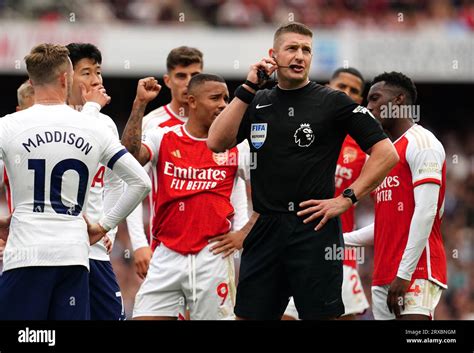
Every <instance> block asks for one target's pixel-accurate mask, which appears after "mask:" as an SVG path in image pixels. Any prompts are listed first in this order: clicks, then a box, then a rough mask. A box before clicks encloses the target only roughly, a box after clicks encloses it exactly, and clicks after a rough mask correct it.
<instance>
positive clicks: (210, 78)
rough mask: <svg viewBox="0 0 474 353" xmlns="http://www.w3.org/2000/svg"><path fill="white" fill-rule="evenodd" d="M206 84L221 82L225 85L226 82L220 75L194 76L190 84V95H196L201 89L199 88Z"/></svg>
mask: <svg viewBox="0 0 474 353" xmlns="http://www.w3.org/2000/svg"><path fill="white" fill-rule="evenodd" d="M206 82H221V83H223V84H225V80H224V79H223V78H222V77H221V76H219V75H213V74H197V75H196V76H193V77H192V78H191V80H190V81H189V84H188V94H192V95H195V94H196V91H197V90H198V89H199V86H201V85H203V84H204V83H206Z"/></svg>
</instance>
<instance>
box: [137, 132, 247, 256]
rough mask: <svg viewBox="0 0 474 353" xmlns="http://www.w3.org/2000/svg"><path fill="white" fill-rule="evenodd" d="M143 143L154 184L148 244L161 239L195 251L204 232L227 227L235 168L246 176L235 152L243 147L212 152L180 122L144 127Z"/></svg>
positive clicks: (210, 234) (204, 237)
mask: <svg viewBox="0 0 474 353" xmlns="http://www.w3.org/2000/svg"><path fill="white" fill-rule="evenodd" d="M144 145H145V146H146V147H147V148H148V149H149V151H150V154H151V162H152V167H153V169H154V173H153V174H154V177H155V178H156V179H155V184H156V185H157V190H156V198H155V202H154V205H153V225H152V234H153V237H154V242H153V245H152V248H153V249H154V248H155V247H156V245H157V244H159V242H163V243H164V244H165V245H166V246H167V247H168V248H170V249H172V250H174V251H176V252H179V253H181V254H183V255H186V254H195V253H197V252H199V251H200V250H201V249H202V248H204V247H205V246H206V245H207V244H208V239H209V238H212V237H215V236H217V235H221V234H225V233H227V232H228V231H229V230H230V228H231V220H232V217H233V215H234V209H233V207H232V204H231V202H230V196H231V193H232V190H233V188H234V183H235V179H236V177H237V176H238V173H240V175H241V176H243V177H244V178H246V179H248V172H247V171H245V170H244V168H243V163H242V162H241V161H239V158H242V157H243V156H244V155H245V153H248V151H244V153H242V150H241V149H243V147H242V146H239V147H234V148H233V149H231V150H230V151H228V152H225V153H213V152H212V151H211V150H209V148H208V147H207V144H206V139H198V138H194V137H192V136H191V135H189V133H188V132H187V131H186V128H185V126H183V125H177V126H174V127H172V128H165V129H152V130H149V131H148V132H147V134H146V137H145V140H144ZM247 148H248V145H247ZM239 149H240V150H239ZM241 160H242V159H241Z"/></svg>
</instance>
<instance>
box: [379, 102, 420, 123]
mask: <svg viewBox="0 0 474 353" xmlns="http://www.w3.org/2000/svg"><path fill="white" fill-rule="evenodd" d="M380 117H381V118H382V119H410V118H411V119H413V121H414V122H415V123H417V122H419V121H420V106H419V105H417V104H401V105H400V104H392V102H388V104H385V105H382V106H381V107H380Z"/></svg>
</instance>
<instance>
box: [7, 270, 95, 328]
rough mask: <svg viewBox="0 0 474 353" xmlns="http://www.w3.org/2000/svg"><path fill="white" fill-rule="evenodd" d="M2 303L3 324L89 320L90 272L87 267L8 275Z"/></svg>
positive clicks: (29, 271) (10, 272)
mask: <svg viewBox="0 0 474 353" xmlns="http://www.w3.org/2000/svg"><path fill="white" fill-rule="evenodd" d="M0 303H1V305H0V320H89V318H90V314H89V272H88V271H87V268H86V267H84V266H37V267H21V268H15V269H12V270H8V271H5V272H3V274H2V276H0Z"/></svg>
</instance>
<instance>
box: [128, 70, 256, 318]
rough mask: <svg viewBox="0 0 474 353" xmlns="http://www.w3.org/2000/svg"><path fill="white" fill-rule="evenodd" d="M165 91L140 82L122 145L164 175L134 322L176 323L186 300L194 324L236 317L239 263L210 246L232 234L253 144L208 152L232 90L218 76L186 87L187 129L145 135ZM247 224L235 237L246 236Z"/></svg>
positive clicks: (193, 81)
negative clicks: (150, 112) (147, 115)
mask: <svg viewBox="0 0 474 353" xmlns="http://www.w3.org/2000/svg"><path fill="white" fill-rule="evenodd" d="M160 89H161V87H160V86H159V85H158V84H157V81H156V80H155V79H154V78H146V79H142V80H140V81H139V84H138V88H137V96H136V99H135V101H134V104H133V109H132V113H131V115H130V118H129V120H128V123H127V126H126V127H125V130H124V133H123V136H122V141H123V143H124V145H125V146H126V147H127V148H128V150H129V151H131V153H132V154H133V155H134V156H135V157H136V158H137V160H138V161H139V162H140V163H141V164H142V165H145V164H146V163H148V162H151V164H152V167H153V168H154V169H155V172H154V173H155V174H156V175H157V176H158V178H157V181H158V188H157V195H156V205H155V207H154V214H153V222H154V224H153V236H154V238H155V239H156V241H157V247H156V249H155V251H154V253H153V258H152V260H151V262H150V268H149V270H148V273H147V276H146V278H145V281H144V282H143V284H142V286H141V287H140V290H139V291H138V293H137V296H136V300H135V307H134V313H133V316H134V318H136V319H148V320H171V319H177V318H178V315H179V311H180V307H181V306H182V304H183V303H180V302H182V301H185V302H186V304H188V306H189V310H190V318H191V319H194V320H203V319H209V320H217V319H228V318H232V317H233V306H234V298H235V283H234V275H233V272H234V265H233V258H232V257H230V256H228V257H222V256H216V255H214V254H213V253H212V252H211V251H210V249H211V247H212V246H213V244H209V240H210V239H212V238H215V237H216V236H219V235H222V234H227V233H228V232H229V231H230V229H231V220H232V217H233V214H234V209H233V207H232V204H231V202H230V197H231V194H232V192H233V190H234V186H235V183H236V180H237V178H238V177H239V175H240V176H243V177H244V178H246V179H248V174H249V172H248V170H247V169H246V168H245V163H244V162H245V161H248V159H249V157H248V145H247V144H241V145H239V146H237V147H234V148H232V149H231V150H229V151H227V152H225V153H213V152H212V151H210V150H209V149H208V148H207V145H206V139H207V134H208V130H209V127H210V126H211V124H212V122H213V121H214V119H215V118H216V116H217V115H218V114H219V113H220V112H221V111H222V110H223V109H224V108H225V107H226V106H227V101H228V96H229V93H228V90H227V86H226V84H225V82H224V80H223V79H222V78H221V77H219V76H215V75H209V74H199V75H196V76H194V77H193V78H192V79H191V80H190V82H189V86H188V105H189V118H188V121H187V122H186V123H185V124H184V125H176V126H174V127H171V128H164V129H161V128H160V129H153V130H149V131H147V133H146V136H145V139H144V142H143V143H142V142H141V136H142V117H143V112H144V110H145V108H146V105H147V104H148V102H150V101H151V100H153V99H154V98H155V97H156V96H157V94H158V92H159V91H160ZM250 227H251V224H250V222H249V224H247V226H246V227H244V229H242V230H241V231H240V232H236V233H237V234H234V236H237V237H239V238H243V237H245V236H246V232H247V231H248V229H249V228H250Z"/></svg>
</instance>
